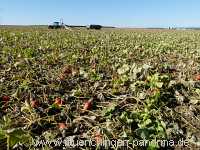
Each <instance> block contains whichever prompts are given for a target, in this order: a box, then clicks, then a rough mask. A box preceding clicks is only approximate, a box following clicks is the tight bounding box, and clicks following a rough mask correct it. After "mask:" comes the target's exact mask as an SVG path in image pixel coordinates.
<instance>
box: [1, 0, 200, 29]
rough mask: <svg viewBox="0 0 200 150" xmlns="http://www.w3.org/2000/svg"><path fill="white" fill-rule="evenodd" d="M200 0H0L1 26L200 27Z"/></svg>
mask: <svg viewBox="0 0 200 150" xmlns="http://www.w3.org/2000/svg"><path fill="white" fill-rule="evenodd" d="M199 7H200V1H199V0H98V1H97V0H0V24H18V25H20V24H21V25H30V24H50V23H51V22H53V21H57V20H58V21H59V20H60V18H63V20H64V23H66V24H74V25H87V24H102V25H111V26H122V27H127V26H128V27H168V26H200V9H199Z"/></svg>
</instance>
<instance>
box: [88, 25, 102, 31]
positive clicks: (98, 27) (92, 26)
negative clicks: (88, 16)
mask: <svg viewBox="0 0 200 150" xmlns="http://www.w3.org/2000/svg"><path fill="white" fill-rule="evenodd" d="M101 28H102V26H101V25H95V24H91V25H89V26H87V29H96V30H100V29H101Z"/></svg>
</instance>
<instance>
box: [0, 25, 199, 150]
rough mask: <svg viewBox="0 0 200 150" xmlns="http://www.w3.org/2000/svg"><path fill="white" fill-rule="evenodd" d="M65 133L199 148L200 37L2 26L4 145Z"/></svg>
mask: <svg viewBox="0 0 200 150" xmlns="http://www.w3.org/2000/svg"><path fill="white" fill-rule="evenodd" d="M66 137H73V138H74V141H76V140H81V139H82V140H94V141H95V143H97V144H98V143H100V142H101V140H103V139H106V140H111V139H112V140H113V139H115V140H129V146H126V148H127V149H148V150H156V149H161V148H163V147H165V148H167V144H166V143H169V141H171V143H170V144H171V145H169V146H168V149H174V148H175V149H180V147H182V148H183V149H189V148H191V149H194V150H195V149H199V148H200V31H193V30H185V31H182V30H180V31H178V30H145V29H103V30H100V31H95V30H84V29H82V30H81V29H79V30H78V29H74V30H71V31H67V30H47V29H45V28H41V29H40V28H6V27H2V28H0V147H2V149H6V148H7V149H9V148H10V149H12V148H13V147H14V148H15V150H17V148H18V149H19V147H23V149H34V148H35V149H36V148H38V149H46V150H48V149H59V150H60V149H69V148H63V146H62V145H60V146H55V145H53V144H52V145H51V146H48V144H47V145H46V146H44V147H43V148H42V147H41V146H38V145H37V144H36V143H35V145H34V142H35V141H37V140H38V141H39V140H44V141H49V140H53V139H57V138H62V140H63V139H65V138H66ZM145 139H146V140H148V141H152V140H155V139H156V140H157V141H158V140H166V141H167V140H168V141H167V142H166V143H165V145H163V143H162V142H161V143H158V144H157V145H156V144H152V143H147V144H146V146H145V145H144V143H143V144H142V140H143V141H144V140H145ZM179 140H183V141H185V145H186V147H183V146H181V145H180V143H179V145H178V144H177V142H178V141H179ZM139 141H140V144H141V145H139ZM134 142H135V147H134V144H131V143H134ZM136 142H138V143H136ZM172 142H174V143H172ZM19 143H21V144H19ZM44 145H45V144H44ZM136 145H137V146H138V147H136ZM142 146H145V147H142ZM14 148H13V149H14ZM81 148H82V149H89V148H91V147H90V146H88V145H87V146H82V147H81V146H77V147H76V149H81ZM96 148H97V149H98V148H99V149H100V148H102V147H101V146H100V145H99V146H96ZM109 148H110V149H122V147H121V145H118V147H115V146H114V147H110V146H109ZM0 149H1V148H0ZM74 149H75V148H74ZM93 149H94V147H93ZM103 149H108V147H104V148H103Z"/></svg>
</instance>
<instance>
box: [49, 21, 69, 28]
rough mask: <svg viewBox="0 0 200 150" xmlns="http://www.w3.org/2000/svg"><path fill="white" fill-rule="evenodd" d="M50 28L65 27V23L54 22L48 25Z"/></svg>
mask: <svg viewBox="0 0 200 150" xmlns="http://www.w3.org/2000/svg"><path fill="white" fill-rule="evenodd" d="M48 28H49V29H64V28H65V25H64V23H62V22H53V24H51V25H49V26H48Z"/></svg>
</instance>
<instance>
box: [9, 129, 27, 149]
mask: <svg viewBox="0 0 200 150" xmlns="http://www.w3.org/2000/svg"><path fill="white" fill-rule="evenodd" d="M6 132H7V133H6V134H7V137H8V138H9V145H10V147H13V146H14V145H15V144H17V143H19V142H20V143H26V142H28V141H29V140H30V136H29V135H28V134H27V132H25V131H24V130H23V129H21V128H14V129H9V130H7V131H6Z"/></svg>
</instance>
